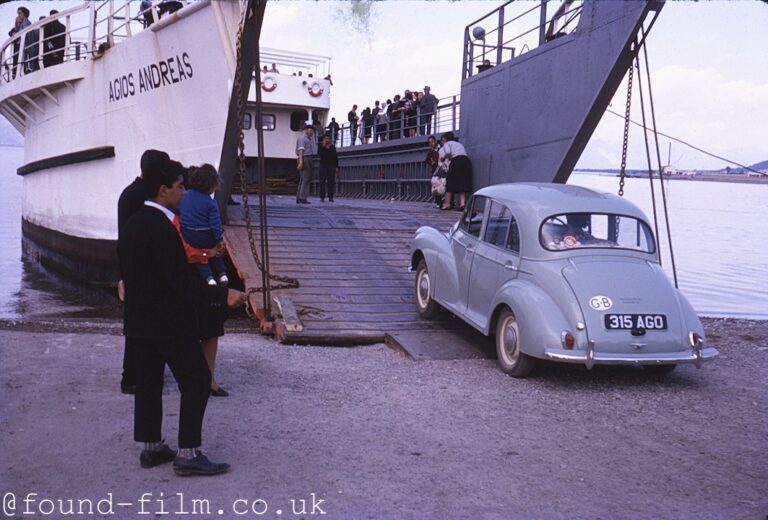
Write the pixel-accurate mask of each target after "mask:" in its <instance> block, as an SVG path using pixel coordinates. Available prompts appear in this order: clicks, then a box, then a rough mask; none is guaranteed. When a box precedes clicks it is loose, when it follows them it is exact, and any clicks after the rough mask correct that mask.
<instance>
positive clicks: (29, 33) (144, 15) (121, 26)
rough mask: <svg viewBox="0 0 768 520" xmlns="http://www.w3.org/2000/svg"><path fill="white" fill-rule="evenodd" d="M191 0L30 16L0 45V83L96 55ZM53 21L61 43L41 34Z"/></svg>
mask: <svg viewBox="0 0 768 520" xmlns="http://www.w3.org/2000/svg"><path fill="white" fill-rule="evenodd" d="M241 1H242V0H241ZM194 3H195V2H192V1H191V0H183V1H182V0H172V1H155V2H153V5H152V7H151V8H149V9H146V10H144V11H140V10H138V9H137V8H138V5H139V4H138V3H137V2H134V1H131V0H103V1H101V2H95V1H94V2H84V3H82V4H81V5H79V6H75V7H72V8H70V9H66V10H64V11H61V12H59V13H56V14H52V15H47V16H45V18H43V19H41V20H37V21H34V22H33V21H32V20H31V19H30V22H32V23H31V25H30V26H28V27H26V28H25V29H24V30H22V31H19V32H18V33H16V34H14V35H13V36H12V37H11V38H9V39H8V40H6V41H5V42H4V43H3V45H2V47H0V86H1V85H2V84H4V83H11V82H13V81H15V80H16V79H19V78H22V77H24V76H25V75H28V74H34V73H35V72H36V71H38V70H39V69H42V68H44V67H46V66H55V65H58V64H59V63H62V62H68V61H79V60H86V59H94V58H98V57H100V56H101V54H102V53H103V52H104V51H105V50H106V49H108V48H110V47H113V46H114V45H117V44H118V43H120V42H121V41H124V40H126V39H128V38H130V37H131V36H133V35H135V34H137V33H139V32H141V31H143V30H144V29H146V28H147V27H148V26H149V25H150V24H149V23H148V22H147V20H148V19H149V20H153V21H154V23H160V22H162V19H163V16H165V15H166V14H167V13H171V12H175V11H178V10H179V9H182V8H184V7H186V6H188V5H191V4H194ZM32 5H33V7H34V6H40V5H45V4H32ZM46 7H47V6H46ZM31 17H32V15H30V18H31ZM54 21H59V23H61V24H62V25H63V26H64V33H63V35H64V45H63V47H58V48H53V46H54V45H56V42H55V41H54V39H56V38H60V37H61V34H56V35H51V36H49V37H47V38H46V37H45V26H46V25H48V24H50V23H52V22H54ZM58 53H61V54H60V56H61V57H60V58H58V57H57V58H56V60H55V62H53V63H50V62H49V64H47V65H46V63H45V58H46V57H51V56H55V55H57V54H58ZM59 60H60V61H59Z"/></svg>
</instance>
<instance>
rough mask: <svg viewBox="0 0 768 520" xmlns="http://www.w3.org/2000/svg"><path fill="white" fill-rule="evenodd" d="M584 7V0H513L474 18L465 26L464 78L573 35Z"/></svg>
mask: <svg viewBox="0 0 768 520" xmlns="http://www.w3.org/2000/svg"><path fill="white" fill-rule="evenodd" d="M553 4H554V5H557V7H556V8H555V7H554V6H553ZM582 8H583V1H582V0H575V1H574V0H560V1H559V2H556V1H551V0H549V1H548V0H540V1H539V2H536V3H534V4H533V5H532V4H531V3H530V2H519V1H518V2H516V1H515V0H510V1H509V2H507V3H505V4H504V5H502V6H500V7H498V8H497V9H494V10H493V11H491V12H490V13H488V14H487V15H485V16H483V17H482V18H480V19H478V20H475V21H474V22H472V23H470V24H469V25H467V26H466V27H465V29H464V60H463V66H462V77H461V79H462V80H466V79H468V78H470V77H472V76H473V75H475V74H479V73H481V72H484V71H485V70H488V69H489V68H492V67H494V66H496V65H500V64H502V63H504V62H506V61H509V60H511V59H514V58H515V57H518V56H520V55H521V54H524V53H526V52H528V51H531V50H533V49H536V48H538V47H539V46H541V45H543V44H545V43H546V42H548V41H551V40H554V39H556V38H559V37H561V36H565V35H566V34H570V33H571V32H573V31H575V30H576V28H577V26H578V23H579V19H580V17H581V12H582ZM550 13H551V17H550Z"/></svg>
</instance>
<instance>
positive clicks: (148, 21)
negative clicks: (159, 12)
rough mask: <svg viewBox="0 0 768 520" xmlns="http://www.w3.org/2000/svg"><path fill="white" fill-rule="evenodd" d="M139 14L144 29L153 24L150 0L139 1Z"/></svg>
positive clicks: (153, 18) (153, 17)
mask: <svg viewBox="0 0 768 520" xmlns="http://www.w3.org/2000/svg"><path fill="white" fill-rule="evenodd" d="M139 13H141V15H142V18H143V19H144V22H143V23H144V27H149V26H150V25H152V24H153V23H155V16H154V15H153V14H152V0H141V3H140V4H139Z"/></svg>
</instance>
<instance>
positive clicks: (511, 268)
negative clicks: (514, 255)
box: [504, 262, 517, 271]
mask: <svg viewBox="0 0 768 520" xmlns="http://www.w3.org/2000/svg"><path fill="white" fill-rule="evenodd" d="M504 269H506V270H507V271H517V267H516V266H515V264H513V263H512V262H507V263H506V264H504Z"/></svg>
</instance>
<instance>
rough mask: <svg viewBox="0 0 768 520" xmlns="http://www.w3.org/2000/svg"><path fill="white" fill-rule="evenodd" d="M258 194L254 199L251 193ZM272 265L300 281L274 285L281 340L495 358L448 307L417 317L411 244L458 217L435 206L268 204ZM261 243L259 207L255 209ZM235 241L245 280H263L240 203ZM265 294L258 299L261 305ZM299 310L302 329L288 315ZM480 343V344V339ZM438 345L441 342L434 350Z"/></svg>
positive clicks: (233, 216) (230, 244)
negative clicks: (428, 228)
mask: <svg viewBox="0 0 768 520" xmlns="http://www.w3.org/2000/svg"><path fill="white" fill-rule="evenodd" d="M251 200H253V199H251ZM267 208H268V210H267V214H268V229H269V250H270V270H271V272H272V273H273V274H277V275H282V276H290V277H293V278H296V279H298V280H299V287H298V288H295V289H282V290H276V291H273V292H272V296H273V299H274V300H277V301H279V302H281V307H282V311H281V308H279V307H278V306H273V314H280V313H281V312H282V313H283V314H284V315H283V316H282V318H283V320H284V323H285V325H286V330H284V331H281V334H280V339H281V341H282V342H283V343H289V344H292V343H296V344H328V345H356V344H361V343H374V342H383V341H387V342H388V343H389V344H390V345H391V346H394V347H396V348H397V347H399V348H402V349H403V350H405V351H406V352H407V353H408V354H410V355H411V356H413V357H414V358H416V359H419V358H429V359H435V358H439V359H455V358H477V357H489V356H492V355H493V353H492V352H490V353H489V352H488V348H487V344H488V340H487V338H485V337H483V336H482V335H480V334H478V333H476V332H475V331H473V330H470V329H469V327H467V326H466V325H465V324H464V323H463V322H461V321H460V320H458V319H456V318H454V317H453V316H451V315H450V314H449V313H447V312H444V313H441V315H440V316H439V317H438V318H437V319H436V320H432V321H426V320H422V319H420V318H419V316H418V313H417V312H416V304H415V296H414V288H413V284H414V275H413V273H410V272H409V271H408V267H409V264H410V257H409V246H410V243H411V240H412V238H413V235H414V232H415V231H416V229H417V228H418V227H419V226H421V225H432V226H435V227H437V228H438V229H444V230H447V229H448V228H449V227H450V226H451V225H452V224H453V223H454V222H455V221H456V220H457V219H458V218H459V213H458V212H455V211H439V210H437V209H436V208H435V207H434V204H428V203H423V202H421V203H419V202H390V201H378V200H362V199H337V200H336V202H325V203H322V202H320V201H319V200H317V199H311V204H307V205H305V204H296V202H295V199H294V197H291V196H279V195H271V196H269V197H268V201H267ZM250 213H251V219H252V220H253V222H254V239H255V241H256V244H257V246H258V245H259V232H258V214H259V210H258V206H254V205H251V206H250ZM228 217H229V224H228V225H227V226H226V242H227V248H228V251H229V254H230V257H231V258H232V261H233V263H234V264H235V267H236V268H237V270H238V273H239V274H240V276H241V278H242V279H243V281H244V283H245V286H246V287H261V272H260V271H259V270H258V269H257V267H256V264H255V262H254V260H253V257H252V255H251V250H250V245H249V241H248V233H247V228H246V227H245V222H244V220H243V210H242V208H241V207H240V206H230V207H229V212H228ZM261 302H262V296H261V294H260V293H259V294H253V295H252V296H251V303H252V304H255V306H254V308H255V307H261V306H262V303H261ZM291 307H293V308H294V309H295V313H296V317H297V319H298V320H300V323H299V326H296V324H295V322H294V321H293V318H291V316H288V315H286V314H287V313H290V308H291ZM479 343H482V345H481V348H480V349H478V344H479ZM435 346H439V349H437V350H436V349H435Z"/></svg>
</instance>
